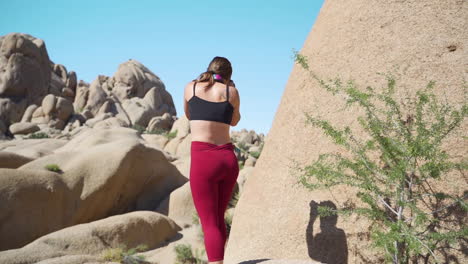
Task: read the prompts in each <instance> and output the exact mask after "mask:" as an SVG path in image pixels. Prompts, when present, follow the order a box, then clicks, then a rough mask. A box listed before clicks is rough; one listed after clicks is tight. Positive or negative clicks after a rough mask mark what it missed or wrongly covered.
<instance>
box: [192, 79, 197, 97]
mask: <svg viewBox="0 0 468 264" xmlns="http://www.w3.org/2000/svg"><path fill="white" fill-rule="evenodd" d="M196 84H197V81H195V82H193V95H195V85H196Z"/></svg>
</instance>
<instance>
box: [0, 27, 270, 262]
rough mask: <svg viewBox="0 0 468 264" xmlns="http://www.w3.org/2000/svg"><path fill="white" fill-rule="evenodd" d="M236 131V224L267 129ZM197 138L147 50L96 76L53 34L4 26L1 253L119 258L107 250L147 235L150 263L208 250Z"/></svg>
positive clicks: (0, 45)
mask: <svg viewBox="0 0 468 264" xmlns="http://www.w3.org/2000/svg"><path fill="white" fill-rule="evenodd" d="M231 140H232V142H234V144H235V145H236V155H237V158H238V160H239V164H240V167H241V168H243V167H245V168H244V169H241V175H240V177H239V181H238V184H236V186H235V189H234V191H233V196H232V199H231V202H230V205H229V209H228V210H227V211H226V219H227V220H226V221H227V224H228V230H229V228H230V220H229V219H232V217H233V214H234V207H235V205H236V203H237V200H238V197H239V196H240V191H241V190H242V187H243V184H244V183H245V182H247V179H248V175H249V174H250V172H251V171H252V170H253V166H255V162H256V159H257V158H258V157H259V156H260V152H261V151H262V148H263V141H264V135H263V134H260V135H258V134H256V133H255V131H253V130H251V131H247V130H245V129H243V130H241V131H233V133H232V138H231ZM190 143H191V134H190V125H189V120H188V119H187V118H186V117H185V115H183V116H181V117H180V118H177V117H176V110H175V106H174V103H173V100H172V96H171V95H170V94H169V93H168V92H167V91H166V89H165V86H164V84H163V83H162V81H161V80H160V79H159V77H158V76H157V75H155V74H154V73H153V72H151V71H150V70H149V69H148V68H146V67H145V66H144V65H142V64H141V63H139V62H138V61H135V60H129V61H126V62H124V63H122V64H120V65H119V67H118V69H117V71H116V73H115V74H114V76H112V77H108V76H104V75H99V76H98V77H97V78H96V79H95V80H94V81H93V82H92V83H91V84H88V83H86V82H85V81H83V80H78V79H77V74H76V73H75V72H73V71H68V70H67V69H66V67H65V66H64V65H61V64H55V63H53V62H52V61H50V60H49V57H48V54H47V50H46V48H45V43H44V41H42V40H40V39H37V38H35V37H33V36H31V35H28V34H23V33H10V34H8V35H6V36H2V37H0V262H1V263H11V264H12V263H23V264H29V263H44V264H45V263H47V264H54V263H57V264H59V263H60V264H68V263H69V264H72V263H88V264H91V263H109V262H105V261H104V259H103V257H102V254H101V253H102V252H103V251H106V250H114V249H115V250H121V249H119V248H120V247H121V246H122V245H124V246H126V247H127V248H131V247H134V246H137V245H138V244H146V245H147V246H148V247H149V248H148V250H147V251H145V252H142V253H141V255H143V256H146V257H147V262H141V263H142V264H143V263H159V264H172V263H174V262H175V259H176V250H175V249H176V247H177V246H178V245H180V244H186V245H191V246H192V248H193V249H194V250H196V252H202V254H201V255H198V256H197V257H198V258H199V259H201V260H205V261H206V254H205V253H204V252H203V250H204V243H203V233H202V229H201V227H200V225H199V219H198V215H197V213H196V210H195V207H194V205H193V201H192V194H191V190H190V187H189V184H188V181H189V176H190V175H189V174H190V173H189V172H190ZM112 263H116V262H112ZM124 263H129V262H128V261H127V262H125V261H124Z"/></svg>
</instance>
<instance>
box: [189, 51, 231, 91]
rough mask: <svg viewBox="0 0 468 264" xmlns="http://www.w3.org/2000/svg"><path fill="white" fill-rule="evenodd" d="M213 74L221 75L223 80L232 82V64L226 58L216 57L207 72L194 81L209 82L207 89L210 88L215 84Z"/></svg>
mask: <svg viewBox="0 0 468 264" xmlns="http://www.w3.org/2000/svg"><path fill="white" fill-rule="evenodd" d="M213 74H219V75H221V77H222V78H223V80H224V81H226V82H227V83H229V82H230V81H231V75H232V66H231V62H230V61H229V60H228V59H226V58H224V57H218V56H217V57H214V58H213V59H212V60H211V62H210V64H209V65H208V68H207V69H206V71H205V72H204V73H202V74H200V75H199V76H198V78H197V79H195V80H194V81H198V82H206V81H208V82H209V83H208V86H207V88H210V87H211V86H213V85H214V83H215V80H214V77H213Z"/></svg>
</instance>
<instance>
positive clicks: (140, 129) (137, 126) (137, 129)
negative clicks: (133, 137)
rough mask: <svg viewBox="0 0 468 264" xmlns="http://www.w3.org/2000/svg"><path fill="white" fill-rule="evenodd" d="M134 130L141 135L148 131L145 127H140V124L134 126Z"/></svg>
mask: <svg viewBox="0 0 468 264" xmlns="http://www.w3.org/2000/svg"><path fill="white" fill-rule="evenodd" d="M132 128H133V129H135V130H136V131H138V133H140V134H143V133H144V132H145V131H146V128H145V127H143V126H141V125H138V124H133V126H132Z"/></svg>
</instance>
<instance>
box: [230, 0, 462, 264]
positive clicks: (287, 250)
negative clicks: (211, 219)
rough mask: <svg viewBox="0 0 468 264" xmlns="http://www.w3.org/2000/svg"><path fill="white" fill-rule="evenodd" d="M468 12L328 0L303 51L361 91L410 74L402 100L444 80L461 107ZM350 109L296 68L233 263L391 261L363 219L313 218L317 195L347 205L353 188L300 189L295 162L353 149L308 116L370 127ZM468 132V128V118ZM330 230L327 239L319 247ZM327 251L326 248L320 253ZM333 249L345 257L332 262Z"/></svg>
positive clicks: (456, 147) (235, 233) (319, 68)
mask: <svg viewBox="0 0 468 264" xmlns="http://www.w3.org/2000/svg"><path fill="white" fill-rule="evenodd" d="M467 17H468V3H467V2H466V1H458V0H449V1H444V2H443V3H442V2H441V1H437V0H427V1H418V0H409V1H399V0H390V1H367V0H349V1H337V0H326V1H325V3H324V4H323V6H322V8H321V10H320V13H319V15H318V17H317V20H316V22H315V24H314V26H313V28H312V30H311V32H310V34H309V36H308V37H307V39H306V41H305V44H304V46H303V47H302V49H301V51H300V52H301V54H303V55H305V56H308V57H309V67H310V70H312V71H314V72H316V73H317V74H318V75H319V76H320V77H321V78H323V79H325V80H328V78H335V77H340V78H342V79H343V80H344V81H346V80H349V79H353V80H355V82H356V84H357V85H358V86H359V87H361V88H365V87H366V86H367V85H371V86H373V87H376V88H378V87H383V86H385V81H386V80H385V79H384V78H383V77H382V76H379V75H378V74H376V73H377V72H387V71H390V72H393V73H395V74H396V75H397V76H398V75H399V76H400V77H399V78H397V89H398V90H399V93H400V95H399V97H400V98H402V97H403V96H404V95H405V92H408V93H410V94H411V93H413V94H414V91H415V89H419V88H423V87H425V86H426V85H427V83H428V82H429V81H430V80H434V81H436V90H435V93H436V94H437V95H440V96H443V93H444V92H445V94H446V95H447V100H448V101H449V102H451V103H454V104H457V103H458V104H460V103H461V102H462V100H464V97H463V84H464V81H467V80H468V72H467V69H468V61H467V59H468V22H467V21H468V20H467ZM395 66H396V67H395ZM343 106H344V102H343V100H341V99H339V98H338V97H335V96H333V95H331V94H330V93H329V92H328V91H326V90H325V89H323V88H321V87H320V86H319V84H318V83H317V82H316V81H313V80H312V78H310V77H309V75H307V74H306V71H305V70H304V69H302V68H301V66H299V65H295V66H294V68H293V71H292V73H291V75H290V77H289V80H288V83H287V85H286V88H285V91H284V93H283V96H282V98H281V102H280V105H279V108H278V109H277V112H276V114H275V117H274V122H273V124H272V127H271V129H270V131H269V134H268V137H267V138H266V142H265V147H264V149H263V152H262V155H261V157H260V159H259V160H258V161H257V164H256V166H255V168H254V170H253V172H252V173H251V175H250V176H249V179H248V181H247V182H246V183H245V186H244V191H243V194H242V196H241V197H240V200H239V202H238V205H237V207H236V211H235V217H234V219H233V225H232V230H231V236H230V238H229V243H228V246H227V250H226V254H225V262H224V263H226V264H234V263H236V264H237V263H240V262H242V261H245V260H252V259H262V258H285V259H304V260H307V259H309V260H310V259H314V260H317V261H322V262H326V263H381V262H380V260H377V259H375V255H376V253H375V251H372V249H371V248H370V247H369V241H368V238H367V234H368V230H367V229H366V226H367V223H366V222H365V221H364V220H363V219H361V218H356V217H350V218H346V219H344V218H343V217H339V218H338V219H337V222H336V221H335V220H336V219H335V220H333V222H332V221H330V223H329V225H328V226H327V225H323V226H322V228H320V225H322V223H321V224H320V225H319V223H318V222H319V221H318V220H317V221H315V222H316V223H315V224H314V223H313V219H311V214H310V212H311V204H310V202H311V201H317V202H328V203H334V204H336V206H338V205H342V204H343V203H344V202H345V201H347V200H348V199H350V198H352V197H351V195H352V193H351V191H350V190H349V189H346V188H341V189H340V188H335V189H333V190H332V192H329V191H326V190H324V191H314V192H311V191H309V190H307V189H305V188H304V187H302V186H298V185H295V181H296V178H295V177H294V174H293V170H292V169H291V166H292V165H293V164H292V160H296V161H298V162H299V163H300V165H303V166H305V165H306V164H310V163H312V162H313V161H315V160H316V159H317V157H318V155H319V154H321V153H329V152H335V151H336V152H343V150H342V149H341V148H338V147H337V146H336V145H335V144H334V143H333V142H332V141H331V139H330V138H329V137H328V136H326V135H324V134H323V132H322V130H321V129H319V128H315V127H312V126H311V125H307V124H305V120H306V119H305V115H304V112H307V113H309V114H311V115H313V116H320V118H322V119H326V120H329V121H330V122H331V123H332V124H334V125H337V126H338V127H340V128H342V127H344V126H345V125H349V126H350V127H351V129H352V130H353V131H354V132H356V133H358V134H359V133H362V132H363V131H362V128H361V127H360V126H359V124H358V123H357V122H356V116H359V115H362V113H361V112H357V111H356V109H355V108H350V109H347V110H344V111H342V110H341V109H342V108H343ZM463 128H464V131H467V130H468V129H467V127H466V123H465V124H464V126H463ZM459 140H460V139H456V138H451V139H449V140H448V141H447V146H446V147H447V149H450V153H451V155H453V156H456V157H466V156H467V153H466V151H467V149H466V144H463V143H462V142H460V141H459ZM444 184H446V186H447V188H454V186H456V185H459V186H463V187H462V188H460V187H459V189H461V190H463V189H464V190H466V189H467V185H466V179H465V180H462V179H459V178H456V176H455V175H454V176H452V179H451V183H444ZM453 190H455V189H453ZM332 194H333V195H332ZM322 222H324V221H322ZM320 234H321V236H322V238H323V237H324V236H325V237H326V238H325V239H322V240H321V241H320V242H319V243H318V244H317V243H315V242H314V241H317V240H316V238H317V236H318V235H320ZM314 239H315V240H314ZM327 241H328V242H327ZM319 247H322V249H323V248H325V249H326V250H325V252H326V254H325V253H323V252H324V251H321V252H322V253H320V254H317V252H318V248H319ZM330 251H332V252H333V254H335V255H339V256H342V257H341V259H339V260H337V259H335V260H334V261H335V262H333V261H332V262H329V261H327V260H328V259H327V258H328V257H329V256H330ZM454 257H456V256H454ZM346 261H347V262H346ZM458 261H460V263H461V262H463V260H462V259H460V258H459V259H458Z"/></svg>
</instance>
